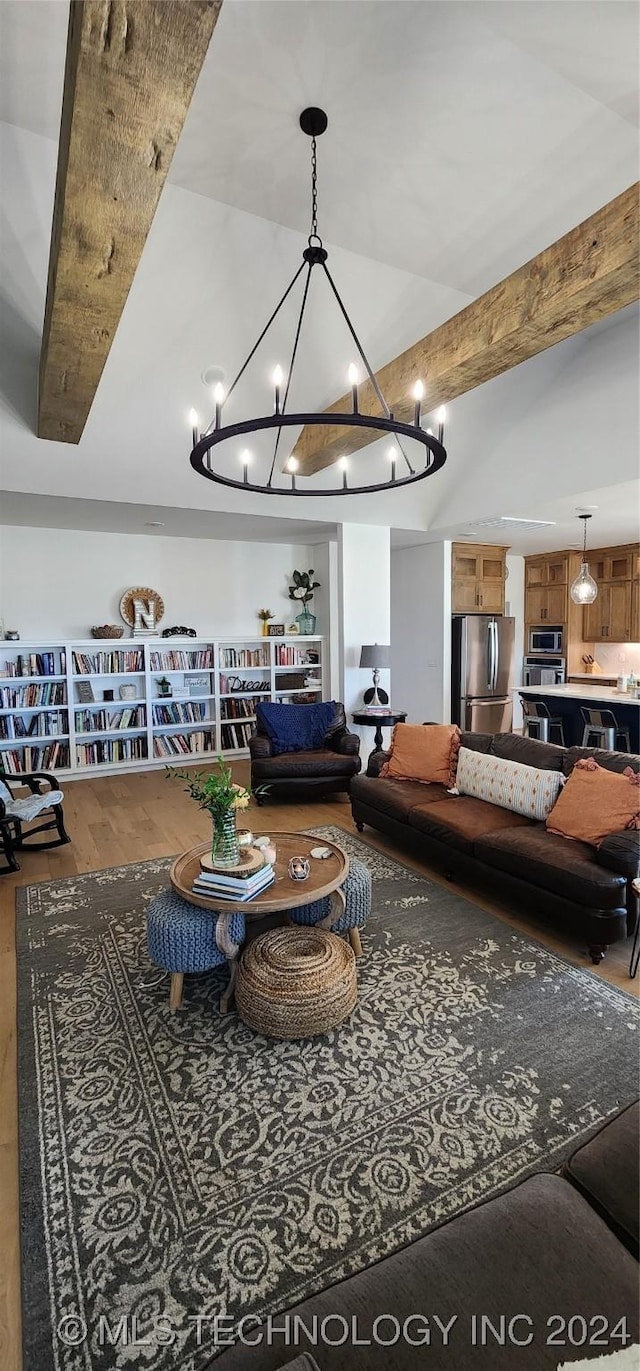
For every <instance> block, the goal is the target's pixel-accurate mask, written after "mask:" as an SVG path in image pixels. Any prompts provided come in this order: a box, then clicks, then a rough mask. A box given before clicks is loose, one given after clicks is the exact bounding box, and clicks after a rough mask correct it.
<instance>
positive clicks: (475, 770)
mask: <svg viewBox="0 0 640 1371" xmlns="http://www.w3.org/2000/svg"><path fill="white" fill-rule="evenodd" d="M563 785H564V776H563V775H562V773H561V772H560V771H542V770H540V768H539V767H537V766H525V765H524V763H523V762H510V761H508V760H507V759H506V758H505V757H492V756H490V755H489V754H487V753H486V752H472V751H471V749H470V748H468V747H461V748H460V752H459V753H458V773H457V776H456V790H457V791H458V794H459V795H473V796H475V798H476V799H478V800H487V801H488V802H489V804H492V805H499V806H500V807H501V808H502V809H510V810H512V812H513V813H514V814H524V815H525V816H526V817H527V818H528V819H538V820H540V821H543V820H544V819H546V818H547V815H548V814H550V813H551V810H552V809H553V806H554V804H555V802H556V800H557V798H558V795H559V794H560V791H561V789H562V787H563Z"/></svg>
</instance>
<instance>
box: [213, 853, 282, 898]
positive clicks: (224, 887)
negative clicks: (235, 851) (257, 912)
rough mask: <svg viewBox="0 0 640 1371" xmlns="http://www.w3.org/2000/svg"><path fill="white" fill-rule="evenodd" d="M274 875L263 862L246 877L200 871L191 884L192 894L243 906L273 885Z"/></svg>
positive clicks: (269, 865) (222, 872)
mask: <svg viewBox="0 0 640 1371" xmlns="http://www.w3.org/2000/svg"><path fill="white" fill-rule="evenodd" d="M274 881H275V875H274V870H273V867H272V866H271V864H270V862H265V863H264V865H263V866H261V867H259V868H258V870H257V871H248V872H247V873H246V875H243V874H242V872H238V871H237V870H236V871H235V872H230V873H229V874H228V875H225V873H224V871H205V870H203V871H201V872H200V875H199V876H196V879H195V881H194V882H193V892H194V894H195V895H205V896H207V898H209V899H211V901H212V902H214V903H215V902H216V901H218V902H219V901H220V900H232V901H233V902H234V904H244V903H245V901H247V900H253V899H254V898H255V896H256V895H260V894H261V893H262V891H263V890H267V889H268V887H269V886H270V885H273V883H274Z"/></svg>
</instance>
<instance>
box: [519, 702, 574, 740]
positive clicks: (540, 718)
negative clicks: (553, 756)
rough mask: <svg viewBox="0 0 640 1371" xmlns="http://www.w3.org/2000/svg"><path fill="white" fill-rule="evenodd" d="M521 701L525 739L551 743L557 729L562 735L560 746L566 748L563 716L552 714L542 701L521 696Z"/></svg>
mask: <svg viewBox="0 0 640 1371" xmlns="http://www.w3.org/2000/svg"><path fill="white" fill-rule="evenodd" d="M520 700H521V702H522V713H523V714H524V729H525V737H527V738H537V739H538V740H539V742H541V743H550V742H551V741H552V739H551V737H550V734H551V730H552V728H555V729H557V731H558V733H559V734H560V746H561V747H564V746H565V741H564V728H563V724H562V715H561V714H550V713H549V710H548V709H547V706H546V705H545V704H543V702H542V700H530V699H529V697H528V695H521V696H520Z"/></svg>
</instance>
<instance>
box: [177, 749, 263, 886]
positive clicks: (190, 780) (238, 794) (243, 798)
mask: <svg viewBox="0 0 640 1371" xmlns="http://www.w3.org/2000/svg"><path fill="white" fill-rule="evenodd" d="M167 774H168V775H169V776H175V777H177V779H178V780H179V781H186V785H185V790H186V791H187V792H188V794H189V795H190V796H191V798H192V799H193V800H197V802H198V805H199V806H200V809H206V810H207V811H208V813H209V815H210V818H211V823H212V825H213V834H212V838H211V860H212V863H213V866H214V867H217V868H219V869H222V870H225V869H228V868H231V867H237V866H238V864H239V862H240V848H239V845H238V833H237V829H236V814H237V811H238V810H239V809H247V807H248V805H249V802H250V800H251V791H250V790H246V789H245V787H244V786H241V785H237V784H236V783H235V781H234V780H233V775H232V771H231V767H230V766H228V765H227V763H226V762H225V760H224V757H221V756H219V757H218V767H217V770H216V771H209V772H207V771H182V770H179V769H178V768H176V767H172V766H168V767H167Z"/></svg>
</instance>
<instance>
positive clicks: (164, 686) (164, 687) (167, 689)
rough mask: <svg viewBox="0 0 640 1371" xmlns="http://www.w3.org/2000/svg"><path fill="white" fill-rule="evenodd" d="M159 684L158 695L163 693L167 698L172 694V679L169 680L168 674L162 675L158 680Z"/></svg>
mask: <svg viewBox="0 0 640 1371" xmlns="http://www.w3.org/2000/svg"><path fill="white" fill-rule="evenodd" d="M157 686H158V695H163V696H164V697H165V698H166V697H167V696H169V695H170V694H171V681H169V680H167V677H166V676H161V677H160V680H159V681H158V682H157Z"/></svg>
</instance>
